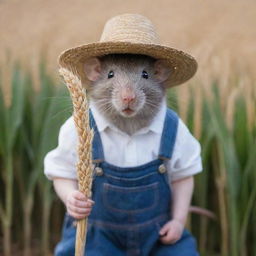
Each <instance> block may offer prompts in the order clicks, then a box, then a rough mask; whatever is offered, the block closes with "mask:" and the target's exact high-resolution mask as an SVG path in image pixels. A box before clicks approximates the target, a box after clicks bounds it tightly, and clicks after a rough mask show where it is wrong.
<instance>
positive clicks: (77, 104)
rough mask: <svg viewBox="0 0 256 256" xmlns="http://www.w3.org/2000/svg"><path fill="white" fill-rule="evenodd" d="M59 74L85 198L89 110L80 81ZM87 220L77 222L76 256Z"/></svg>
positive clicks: (81, 249) (89, 156) (63, 72)
mask: <svg viewBox="0 0 256 256" xmlns="http://www.w3.org/2000/svg"><path fill="white" fill-rule="evenodd" d="M59 73H60V74H61V76H62V77H63V78H64V80H65V82H66V85H67V87H68V89H69V92H70V96H71V98H72V102H73V108H74V112H73V117H74V121H75V125H76V129H77V134H78V149H77V151H78V157H79V160H78V163H77V166H76V168H77V176H78V186H79V191H81V192H82V193H83V194H84V195H85V196H86V197H87V198H89V197H91V185H92V169H91V168H92V153H91V152H92V148H91V147H92V139H93V130H92V129H91V128H90V125H89V108H88V102H87V98H86V92H85V89H84V88H83V87H82V83H81V80H80V79H79V78H78V77H77V76H76V75H75V74H74V72H71V71H69V70H67V69H65V68H61V69H60V70H59ZM86 229H87V219H83V220H79V221H78V222H77V233H76V256H82V255H84V247H85V241H86Z"/></svg>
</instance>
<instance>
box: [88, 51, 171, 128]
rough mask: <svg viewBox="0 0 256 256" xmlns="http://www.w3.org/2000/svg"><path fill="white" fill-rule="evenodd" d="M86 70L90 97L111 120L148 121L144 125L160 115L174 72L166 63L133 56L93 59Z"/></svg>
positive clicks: (118, 55)
mask: <svg viewBox="0 0 256 256" xmlns="http://www.w3.org/2000/svg"><path fill="white" fill-rule="evenodd" d="M84 71H85V74H86V76H87V78H88V79H89V80H90V81H91V84H90V86H89V89H88V90H89V95H90V97H91V99H92V100H93V101H94V102H95V103H96V105H97V107H98V109H99V110H100V111H101V112H102V113H103V114H104V115H105V116H106V117H107V118H108V119H110V120H111V121H113V120H119V121H118V122H120V120H122V119H127V120H129V121H132V120H134V121H138V120H139V119H144V121H145V122H144V126H145V125H147V124H148V123H149V122H150V121H151V120H152V118H153V117H154V116H155V114H156V113H157V112H158V109H159V106H160V104H161V102H162V99H163V97H164V94H165V89H164V86H163V82H164V81H165V80H166V79H167V78H168V76H169V73H170V72H169V69H168V68H167V67H166V66H165V64H164V62H163V61H161V60H155V59H153V58H151V57H149V56H145V55H133V54H112V55H106V56H103V57H99V58H90V59H88V60H86V62H85V64H84ZM117 126H118V124H117ZM141 126H143V125H141ZM119 128H120V127H119ZM140 128H142V127H140Z"/></svg>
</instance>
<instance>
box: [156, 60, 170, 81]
mask: <svg viewBox="0 0 256 256" xmlns="http://www.w3.org/2000/svg"><path fill="white" fill-rule="evenodd" d="M154 71H155V72H154V75H155V77H156V79H157V80H158V81H159V82H164V81H166V80H167V79H168V77H169V76H170V74H171V69H170V68H168V66H167V65H166V63H165V61H164V60H157V61H156V62H155V63H154Z"/></svg>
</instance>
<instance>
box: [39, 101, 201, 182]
mask: <svg viewBox="0 0 256 256" xmlns="http://www.w3.org/2000/svg"><path fill="white" fill-rule="evenodd" d="M90 108H91V111H92V114H93V117H94V119H95V122H96V125H97V127H98V131H99V133H100V137H101V140H102V145H103V151H104V157H105V161H106V162H108V163H110V164H112V165H116V166H120V167H134V166H138V165H142V164H145V163H147V162H150V161H152V160H154V159H157V157H158V153H159V147H160V140H161V135H162V129H163V125H164V119H165V114H166V108H167V106H166V102H165V101H164V102H163V103H162V105H161V108H160V110H159V112H158V114H157V115H156V116H155V118H154V119H153V121H152V122H151V124H150V125H149V126H148V127H146V128H143V129H140V130H139V131H137V132H136V133H135V134H133V135H132V136H129V135H127V134H126V133H124V132H122V131H120V130H119V129H118V128H116V127H115V126H113V125H112V124H111V123H109V122H108V121H107V120H106V119H105V118H104V117H103V116H102V115H101V113H99V111H98V110H97V109H96V108H95V106H94V103H93V102H91V103H90ZM77 142H78V138H77V133H76V128H75V124H74V120H73V117H72V116H71V117H70V118H69V119H67V121H66V122H65V123H64V124H63V125H62V126H61V129H60V133H59V139H58V146H57V147H56V148H55V149H53V150H52V151H50V152H48V154H47V155H46V156H45V159H44V173H45V175H46V176H47V177H48V179H50V180H52V179H54V178H55V177H61V178H68V179H77V175H76V167H75V165H76V162H77V160H78V156H77V152H76V149H77ZM200 153H201V147H200V144H199V142H198V141H197V140H196V139H195V138H194V137H193V136H192V135H191V133H190V132H189V130H188V128H187V127H186V125H185V124H184V123H183V121H182V120H181V119H179V122H178V130H177V136H176V141H175V145H174V150H173V155H172V158H171V160H167V161H165V166H166V168H167V172H168V177H169V180H170V182H171V181H174V180H178V179H181V178H184V177H188V176H191V175H194V174H196V173H199V172H201V171H202V162H201V155H200Z"/></svg>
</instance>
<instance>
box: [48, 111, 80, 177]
mask: <svg viewBox="0 0 256 256" xmlns="http://www.w3.org/2000/svg"><path fill="white" fill-rule="evenodd" d="M77 143H78V138H77V133H76V129H75V123H74V119H73V117H72V116H71V117H70V118H69V119H67V121H66V122H65V123H64V124H63V125H62V126H61V128H60V132H59V137H58V146H57V147H56V148H55V149H53V150H51V151H50V152H48V153H47V154H46V156H45V158H44V174H45V175H46V177H47V178H48V179H49V180H53V179H54V178H67V179H75V180H76V179H77V174H76V162H77V153H76V149H77Z"/></svg>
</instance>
